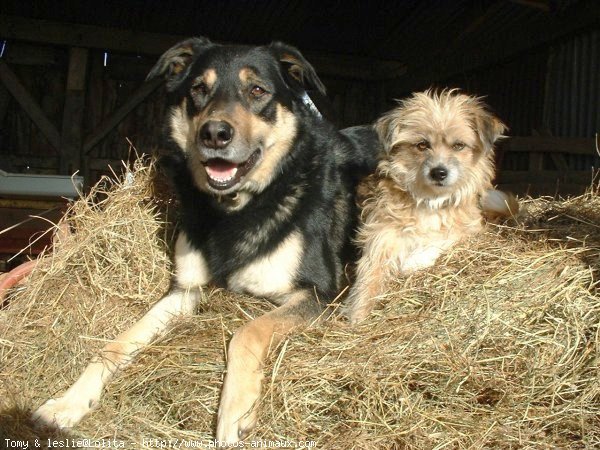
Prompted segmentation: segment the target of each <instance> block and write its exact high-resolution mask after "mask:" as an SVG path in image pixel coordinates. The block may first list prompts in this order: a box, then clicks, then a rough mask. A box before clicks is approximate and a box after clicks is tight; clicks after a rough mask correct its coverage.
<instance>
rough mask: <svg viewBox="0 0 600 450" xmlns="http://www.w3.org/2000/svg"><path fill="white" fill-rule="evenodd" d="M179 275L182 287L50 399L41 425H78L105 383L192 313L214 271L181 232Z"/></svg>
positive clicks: (36, 416) (37, 417)
mask: <svg viewBox="0 0 600 450" xmlns="http://www.w3.org/2000/svg"><path fill="white" fill-rule="evenodd" d="M175 266H176V274H175V278H176V280H177V283H178V285H179V286H185V287H186V288H185V289H184V288H181V287H179V288H175V289H174V290H172V291H171V292H170V293H169V294H167V295H166V296H165V297H163V298H162V299H161V300H160V301H158V302H157V303H156V304H155V305H154V306H153V307H152V308H151V309H150V311H148V312H147V313H146V315H144V316H143V317H142V318H141V319H140V320H139V321H138V322H137V323H135V324H134V325H133V326H132V327H131V328H130V329H129V330H127V331H125V332H124V333H122V334H120V335H119V336H118V337H117V338H116V339H115V340H114V341H112V342H111V343H110V344H108V345H106V346H105V347H104V348H103V349H102V351H101V353H100V356H99V357H97V358H95V359H94V360H93V361H92V362H91V363H90V364H89V365H88V366H87V367H86V369H85V370H84V372H83V373H82V374H81V376H80V377H79V379H78V380H77V381H76V382H75V384H73V385H72V386H71V387H70V388H69V389H67V391H66V392H65V394H64V395H63V396H62V397H59V398H56V399H51V400H48V401H47V402H46V403H44V404H43V405H42V406H41V407H40V408H38V409H37V411H35V412H34V413H33V420H34V421H36V422H37V424H38V425H40V426H51V427H58V428H69V427H72V426H74V425H76V424H77V423H78V422H79V421H80V420H81V419H82V418H83V417H84V416H85V415H86V414H88V413H89V412H90V411H91V410H92V409H93V408H94V407H95V406H97V404H98V402H99V401H100V396H101V395H102V390H103V389H104V386H106V384H107V383H108V382H109V381H110V380H111V379H112V377H114V376H115V374H116V373H117V372H118V371H119V370H121V369H123V368H124V367H125V366H127V365H128V364H129V363H130V362H131V361H132V360H133V358H134V357H135V355H136V354H137V353H138V352H139V351H140V350H141V349H143V348H144V347H145V346H147V345H148V344H149V343H150V342H151V341H152V340H153V339H154V338H155V337H157V336H160V335H163V334H165V333H166V331H167V329H168V327H169V325H170V324H171V323H172V322H173V319H174V318H175V317H177V316H178V315H191V314H193V312H194V310H195V309H196V305H197V304H198V302H199V300H200V294H201V288H200V286H202V285H204V284H206V283H207V282H208V280H209V278H210V274H209V272H208V269H207V267H206V263H205V261H204V258H203V257H202V254H201V253H200V252H199V251H197V250H195V249H194V248H192V247H191V245H190V243H189V241H188V239H187V237H186V235H185V234H184V233H183V232H182V233H180V234H179V237H178V239H177V243H176V246H175Z"/></svg>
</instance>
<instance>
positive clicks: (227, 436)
mask: <svg viewBox="0 0 600 450" xmlns="http://www.w3.org/2000/svg"><path fill="white" fill-rule="evenodd" d="M261 378H262V377H257V379H255V380H248V379H246V380H244V382H243V383H240V384H237V383H235V384H234V383H229V382H228V380H226V381H225V386H224V388H223V394H222V395H221V403H220V405H219V415H218V421H217V440H218V441H219V443H220V444H221V445H232V444H235V443H237V442H239V441H243V440H244V439H245V438H246V437H247V436H248V434H250V432H251V431H252V429H253V428H254V426H255V425H256V420H257V411H256V409H257V408H256V405H257V403H258V399H259V397H260V384H261ZM232 381H233V380H232ZM232 385H233V386H232ZM241 386H243V387H241Z"/></svg>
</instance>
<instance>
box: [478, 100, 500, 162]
mask: <svg viewBox="0 0 600 450" xmlns="http://www.w3.org/2000/svg"><path fill="white" fill-rule="evenodd" d="M475 128H476V130H477V134H478V135H479V139H480V140H481V142H482V144H483V151H484V152H490V151H492V150H493V149H494V143H495V142H496V141H497V140H498V139H501V138H503V137H504V132H505V131H506V130H507V127H506V125H504V124H503V123H502V122H501V121H500V119H498V118H497V117H495V116H494V115H493V114H492V113H490V112H489V111H486V110H485V109H482V110H480V111H478V112H477V113H476V115H475Z"/></svg>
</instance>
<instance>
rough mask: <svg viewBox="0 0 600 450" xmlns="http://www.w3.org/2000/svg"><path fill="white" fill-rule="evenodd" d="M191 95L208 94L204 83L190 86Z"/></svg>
mask: <svg viewBox="0 0 600 450" xmlns="http://www.w3.org/2000/svg"><path fill="white" fill-rule="evenodd" d="M192 93H193V94H197V95H206V94H208V86H206V84H205V83H202V82H200V83H196V84H193V85H192Z"/></svg>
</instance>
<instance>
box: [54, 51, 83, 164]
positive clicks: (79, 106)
mask: <svg viewBox="0 0 600 450" xmlns="http://www.w3.org/2000/svg"><path fill="white" fill-rule="evenodd" d="M87 62H88V50H87V49H85V48H79V47H72V48H71V49H70V52H69V72H68V75H67V90H66V95H65V109H64V112H63V121H62V133H61V146H62V148H63V154H62V158H61V160H60V172H61V173H63V174H65V175H70V174H73V173H75V172H76V171H78V170H80V169H81V168H82V160H81V153H82V151H81V148H82V135H83V113H84V111H83V109H84V105H85V81H86V74H87Z"/></svg>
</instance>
